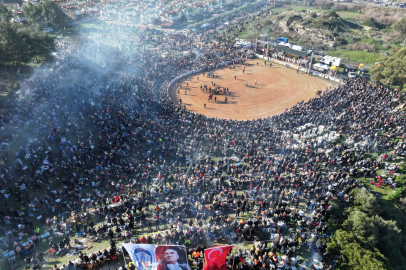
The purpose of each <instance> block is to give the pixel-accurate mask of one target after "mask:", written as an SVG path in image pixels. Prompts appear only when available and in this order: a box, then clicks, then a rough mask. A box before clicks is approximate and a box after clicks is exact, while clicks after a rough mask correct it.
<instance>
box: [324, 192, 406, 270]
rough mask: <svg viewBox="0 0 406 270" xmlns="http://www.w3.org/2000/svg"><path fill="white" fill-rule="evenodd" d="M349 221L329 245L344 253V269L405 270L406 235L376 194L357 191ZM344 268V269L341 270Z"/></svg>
mask: <svg viewBox="0 0 406 270" xmlns="http://www.w3.org/2000/svg"><path fill="white" fill-rule="evenodd" d="M353 197H354V198H353V201H354V203H353V205H352V206H351V207H350V208H349V209H347V211H346V213H347V219H346V220H345V221H344V222H343V224H342V225H341V228H340V229H338V230H337V231H336V232H335V234H334V237H333V238H332V239H331V242H330V243H329V244H328V247H329V249H331V251H332V253H334V254H341V255H343V256H344V260H343V262H342V263H341V267H342V268H343V269H365V270H367V269H402V266H404V265H405V264H406V260H405V258H404V256H403V255H402V254H403V252H404V251H405V250H404V249H405V248H404V245H403V242H404V241H405V234H404V232H403V231H402V227H403V226H402V224H400V223H399V220H392V219H388V218H387V213H388V212H390V210H389V209H387V206H383V205H382V204H381V203H380V202H379V201H378V199H377V198H376V196H375V195H373V194H371V193H369V192H367V191H365V190H362V189H358V190H355V191H354V193H353ZM340 269H341V268H340Z"/></svg>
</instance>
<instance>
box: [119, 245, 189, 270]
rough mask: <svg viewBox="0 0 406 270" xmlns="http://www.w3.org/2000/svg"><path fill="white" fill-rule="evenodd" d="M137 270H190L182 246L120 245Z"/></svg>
mask: <svg viewBox="0 0 406 270" xmlns="http://www.w3.org/2000/svg"><path fill="white" fill-rule="evenodd" d="M122 246H123V247H124V248H125V249H126V250H127V252H128V254H129V255H130V257H131V260H132V261H133V263H134V265H135V267H136V268H137V269H138V270H190V267H189V264H188V258H187V253H186V249H185V247H183V246H167V245H147V244H124V243H123V244H122Z"/></svg>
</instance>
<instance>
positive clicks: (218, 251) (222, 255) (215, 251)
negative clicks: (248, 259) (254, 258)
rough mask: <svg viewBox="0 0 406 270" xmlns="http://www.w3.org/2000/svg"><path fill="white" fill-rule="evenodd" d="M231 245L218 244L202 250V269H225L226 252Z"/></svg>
mask: <svg viewBox="0 0 406 270" xmlns="http://www.w3.org/2000/svg"><path fill="white" fill-rule="evenodd" d="M232 248H233V246H218V247H212V248H208V249H206V250H205V251H204V268H203V270H227V265H226V259H227V253H228V252H229V251H230V250H231V249H232Z"/></svg>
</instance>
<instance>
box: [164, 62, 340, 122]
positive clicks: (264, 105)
mask: <svg viewBox="0 0 406 270" xmlns="http://www.w3.org/2000/svg"><path fill="white" fill-rule="evenodd" d="M258 62H259V66H257V64H256V63H257V60H250V61H248V62H247V65H246V67H245V73H243V68H244V66H243V65H237V66H236V68H235V69H232V70H230V69H229V68H222V69H218V70H216V71H215V75H216V76H215V78H212V77H210V78H207V76H204V77H203V74H196V75H193V76H190V77H187V78H185V79H184V80H183V81H180V82H179V83H178V84H175V85H174V86H172V88H171V89H170V90H169V94H170V97H171V98H172V100H174V101H175V102H176V103H177V104H179V99H182V104H183V105H185V106H186V108H187V109H188V110H190V111H193V112H196V113H201V114H204V115H206V116H209V117H218V118H225V119H235V120H251V119H258V118H265V117H268V116H273V115H276V114H279V113H282V112H283V111H285V109H286V107H287V106H289V107H292V106H294V105H295V104H296V103H297V102H300V101H302V100H304V101H307V100H309V99H310V98H311V97H314V96H315V94H316V91H317V90H325V89H326V88H327V87H330V86H331V87H334V86H335V85H336V83H334V82H332V81H327V80H323V79H321V78H319V77H313V76H309V75H307V74H305V73H303V72H299V73H298V74H297V73H296V70H294V69H290V68H286V67H283V66H279V65H275V64H274V65H272V67H269V62H267V65H268V66H265V65H264V61H263V60H258ZM234 76H237V77H236V78H235V77H234ZM197 77H199V80H197ZM255 80H257V84H256V85H255ZM244 81H245V82H248V83H251V87H247V86H244ZM212 82H213V83H215V84H216V86H217V85H219V86H220V87H228V88H229V90H230V91H231V96H229V97H228V102H227V103H225V102H224V96H223V95H216V96H215V97H217V102H214V101H212V102H208V101H207V98H208V96H209V94H208V93H207V92H202V91H201V90H200V86H201V85H205V84H206V85H207V86H208V87H209V86H211V87H212V88H213V86H212ZM186 83H188V84H189V85H188V86H187V85H186ZM180 85H182V87H180ZM185 91H186V94H185ZM205 103H206V109H205V108H204V104H205Z"/></svg>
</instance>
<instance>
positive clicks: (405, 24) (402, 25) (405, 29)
mask: <svg viewBox="0 0 406 270" xmlns="http://www.w3.org/2000/svg"><path fill="white" fill-rule="evenodd" d="M392 28H393V29H395V30H396V31H398V32H399V33H400V34H401V35H402V37H403V43H404V42H406V17H403V18H402V19H400V20H399V21H397V22H396V23H395V24H394V25H392Z"/></svg>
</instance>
